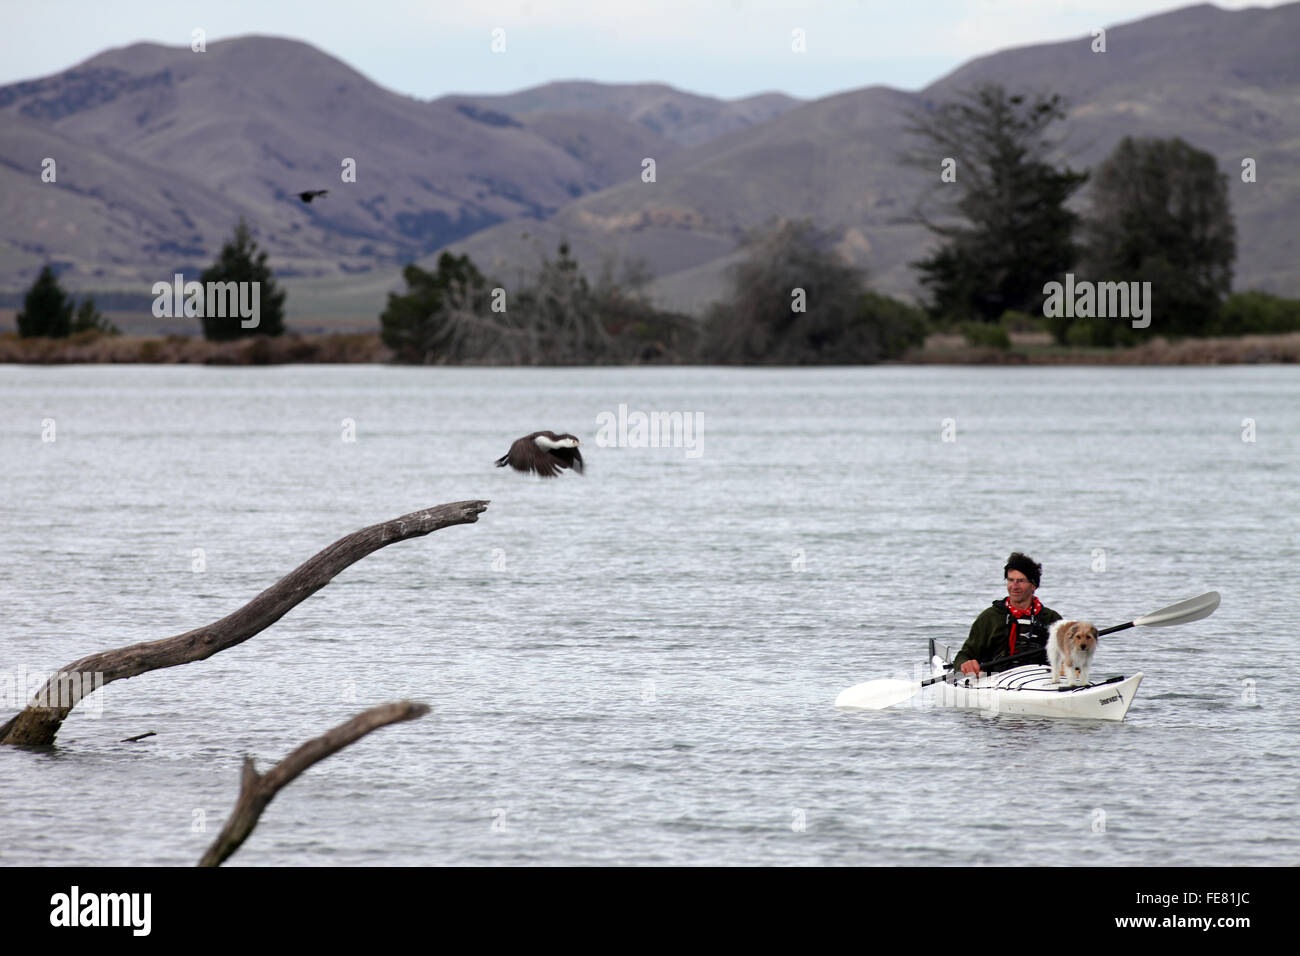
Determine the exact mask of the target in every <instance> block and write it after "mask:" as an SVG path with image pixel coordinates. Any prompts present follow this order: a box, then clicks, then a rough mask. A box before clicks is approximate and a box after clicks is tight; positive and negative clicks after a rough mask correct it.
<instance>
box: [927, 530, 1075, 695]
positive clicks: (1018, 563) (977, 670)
mask: <svg viewBox="0 0 1300 956" xmlns="http://www.w3.org/2000/svg"><path fill="white" fill-rule="evenodd" d="M1002 574H1003V576H1004V577H1005V578H1006V579H1007V596H1006V597H1005V598H1002V599H1001V600H998V601H994V602H993V606H992V607H990V608H986V609H985V610H984V613H982V614H981V615H980V616H979V617H977V618H975V623H974V624H972V625H971V626H970V636H968V637H967V638H966V643H965V644H963V645H962V646H961V650H960V651H958V652H957V656H956V657H954V658H953V659H952V666H953V670H954V671H959V672H961V673H962V674H969V675H971V676H972V677H975V676H978V675H979V674H981V673H985V668H984V664H987V663H989V662H991V661H994V660H996V659H998V658H1001V657H1010V656H1011V655H1012V654H1016V653H1021V652H1024V651H1028V650H1033V649H1034V648H1038V653H1037V654H1031V655H1029V656H1028V657H1022V658H1020V659H1019V660H1016V661H1012V662H1011V663H1009V664H994V665H993V667H992V668H991V669H990V670H988V671H987V672H988V673H996V672H997V671H1000V670H1006V669H1007V668H1008V667H1020V666H1022V665H1024V664H1046V663H1047V650H1046V648H1047V629H1048V627H1050V626H1051V625H1052V624H1054V623H1056V622H1057V621H1059V620H1060V619H1061V615H1059V614H1057V613H1056V612H1055V611H1053V610H1052V609H1051V608H1050V607H1043V602H1042V601H1040V600H1038V598H1036V597H1034V591H1036V590H1037V589H1038V583H1039V582H1040V581H1041V580H1042V576H1043V566H1042V565H1041V564H1039V563H1037V562H1036V561H1035V560H1034V559H1033V558H1031V557H1029V556H1028V555H1025V554H1021V553H1020V552H1019V551H1015V552H1012V554H1011V557H1009V558H1007V563H1006V566H1005V567H1003V569H1002Z"/></svg>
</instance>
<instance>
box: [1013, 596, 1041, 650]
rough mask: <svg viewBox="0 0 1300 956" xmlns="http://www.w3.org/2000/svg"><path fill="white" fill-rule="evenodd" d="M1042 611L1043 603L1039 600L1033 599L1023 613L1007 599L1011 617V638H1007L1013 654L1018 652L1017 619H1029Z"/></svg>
mask: <svg viewBox="0 0 1300 956" xmlns="http://www.w3.org/2000/svg"><path fill="white" fill-rule="evenodd" d="M1042 609H1043V602H1042V601H1040V600H1038V598H1033V599H1031V600H1030V602H1029V607H1027V608H1025V609H1024V610H1023V611H1022V610H1021V609H1020V608H1018V607H1012V606H1011V599H1010V598H1007V613H1008V614H1010V615H1011V636H1010V637H1009V638H1007V640H1008V641H1009V642H1010V645H1011V653H1012V654H1014V653H1015V652H1016V619H1017V618H1021V617H1029V616H1030V615H1031V614H1034V615H1036V614H1038V612H1039V611H1041V610H1042Z"/></svg>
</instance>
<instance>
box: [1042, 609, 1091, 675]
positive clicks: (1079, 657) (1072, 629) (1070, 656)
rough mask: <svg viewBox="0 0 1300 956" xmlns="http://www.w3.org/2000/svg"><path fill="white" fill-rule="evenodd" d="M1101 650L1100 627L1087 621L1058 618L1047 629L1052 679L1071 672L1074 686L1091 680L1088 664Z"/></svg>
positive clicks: (1048, 655) (1048, 658)
mask: <svg viewBox="0 0 1300 956" xmlns="http://www.w3.org/2000/svg"><path fill="white" fill-rule="evenodd" d="M1095 653H1097V629H1096V628H1095V627H1093V626H1092V625H1091V624H1089V623H1088V622H1087V621H1057V622H1056V623H1055V624H1053V625H1052V627H1051V629H1050V630H1049V631H1048V632H1047V663H1048V665H1049V666H1050V667H1051V668H1052V683H1053V684H1058V683H1060V680H1061V678H1062V677H1065V676H1067V675H1068V676H1069V679H1070V686H1071V687H1074V686H1075V685H1076V684H1087V683H1088V666H1089V665H1090V664H1092V655H1093V654H1095Z"/></svg>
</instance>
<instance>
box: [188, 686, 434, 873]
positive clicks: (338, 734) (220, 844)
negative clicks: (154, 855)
mask: <svg viewBox="0 0 1300 956" xmlns="http://www.w3.org/2000/svg"><path fill="white" fill-rule="evenodd" d="M428 712H429V705H428V704H415V703H412V702H411V701H409V700H403V701H399V702H398V703H395V704H380V705H379V706H378V707H371V708H370V709H369V710H366V711H362V712H361V713H359V714H357V716H355V717H353V718H352V719H351V720H349V721H348V722H347V723H346V724H340V725H339V726H337V727H335V728H334V729H333V730H331V731H329V733H327V734H324V735H323V736H320V737H315V738H313V739H311V740H309V741H307V742H306V743H305V744H303V745H302V746H301V747H299V748H298V749H297V750H295V751H294V752H293V753H291V754H289V756H287V757H285V758H284V759H283V760H281V761H280V762H279V763H278V764H276V765H275V766H274V767H272V768H271V769H270V770H268V771H267V772H266V773H258V772H257V767H256V766H255V765H254V764H253V758H252V757H245V758H244V771H243V775H242V777H241V779H240V783H239V800H238V801H237V802H236V803H235V809H234V810H233V811H231V814H230V816H229V818H228V819H227V820H226V825H225V826H223V827H222V828H221V832H220V833H218V834H217V838H216V839H215V840H213V841H212V845H211V846H210V847H208V852H206V853H204V854H203V859H201V860H199V866H220V865H221V864H222V862H223V861H225V860H226V859H227V858H228V857H229V856H230V854H232V853H234V852H235V851H236V850H238V849H239V847H240V846H241V845H242V844H243V842H244V841H245V840H246V839H248V835H249V834H250V833H252V832H253V827H255V826H257V821H258V818H260V817H261V815H262V811H263V810H265V809H266V805H267V804H269V803H270V802H271V800H272V799H274V797H275V795H276V793H278V792H279V791H280V789H281V788H283V787H285V786H287V785H288V784H289V783H290V782H292V781H293V779H294V778H295V777H297V776H298V775H299V774H300V773H302V772H303V771H304V770H306V769H307V768H308V767H310V766H311V765H312V764H314V763H317V762H318V761H321V760H324V759H325V758H326V757H328V756H329V755H330V754H333V753H337V752H338V751H340V750H342V749H343V748H344V747H346V746H347V745H348V744H350V743H353V742H354V741H357V740H360V739H361V738H362V737H364V736H365V735H366V734H368V733H370V732H371V731H372V730H378V729H379V728H380V727H385V726H387V725H388V724H395V723H397V722H399V721H403V720H414V719H415V718H416V717H423V716H424V715H425V714H427V713H428Z"/></svg>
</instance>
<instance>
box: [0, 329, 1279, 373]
mask: <svg viewBox="0 0 1300 956" xmlns="http://www.w3.org/2000/svg"><path fill="white" fill-rule="evenodd" d="M1009 337H1010V340H1011V347H1010V348H997V347H991V346H979V345H972V344H970V342H968V341H967V339H966V338H965V337H964V336H962V335H959V334H949V333H931V334H930V335H928V336H927V337H926V339H925V343H924V344H923V345H922V346H920V347H912V348H910V349H908V350H907V351H905V352H904V353H903V354H902V355H901V356H899V357H897V358H892V359H885V360H883V361H881V362H879V363H877V364H882V365H1259V364H1297V363H1300V332H1289V333H1284V334H1277V335H1243V336H1235V337H1224V338H1196V339H1181V340H1178V341H1172V342H1171V341H1169V340H1168V339H1165V338H1163V337H1161V336H1156V337H1153V338H1152V339H1151V340H1150V341H1148V342H1144V343H1142V344H1139V345H1134V346H1129V347H1109V348H1104V347H1088V346H1073V345H1057V344H1054V343H1053V342H1052V339H1051V336H1050V335H1048V334H1045V333H1041V332H1024V333H1016V332H1012V333H1011V334H1010V336H1009ZM0 363H3V364H24V365H76V364H87V365H96V364H146V365H294V364H301V365H311V364H385V363H391V364H405V363H399V362H396V361H395V358H394V353H393V351H392V350H391V349H389V348H388V347H387V346H385V345H384V343H383V340H382V339H381V337H380V333H378V332H356V333H326V334H306V335H304V334H300V333H295V332H292V331H290V332H288V333H286V334H284V335H280V336H274V337H271V336H256V337H254V338H246V339H237V340H234V341H227V342H214V341H210V340H207V339H204V338H201V337H199V336H187V335H168V336H135V335H106V334H103V333H101V332H97V331H94V330H89V331H84V332H78V333H74V334H73V335H71V336H67V337H64V338H41V337H35V338H20V337H19V336H18V335H17V334H16V333H12V332H10V333H4V334H0ZM446 364H447V365H460V366H465V365H480V366H484V367H489V366H493V365H496V366H498V367H499V365H498V363H477V362H458V363H446ZM621 364H622V365H676V364H681V365H697V364H712V363H707V362H703V363H701V362H676V361H671V360H670V361H664V360H658V361H650V362H629V363H621ZM819 364H820V365H822V366H824V365H826V364H835V363H833V362H832V363H826V362H823V363H819ZM844 364H846V365H848V364H859V363H856V362H845V363H844ZM810 367H812V366H810Z"/></svg>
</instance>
